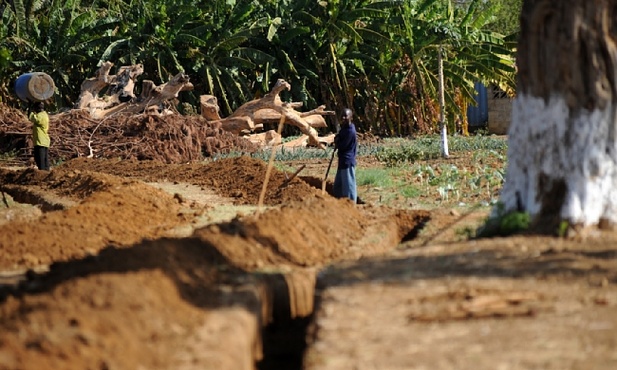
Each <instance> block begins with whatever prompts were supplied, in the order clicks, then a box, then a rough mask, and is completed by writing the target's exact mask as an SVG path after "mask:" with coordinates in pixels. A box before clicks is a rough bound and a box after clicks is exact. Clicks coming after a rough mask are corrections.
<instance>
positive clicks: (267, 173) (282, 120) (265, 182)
mask: <svg viewBox="0 0 617 370" xmlns="http://www.w3.org/2000/svg"><path fill="white" fill-rule="evenodd" d="M284 123H285V115H284V114H281V120H280V121H279V127H278V129H277V131H276V132H277V133H278V134H279V136H280V135H281V132H282V131H283V124H284ZM274 157H276V149H275V148H274V146H273V147H272V152H270V160H269V161H268V167H267V168H266V178H265V179H264V185H263V187H262V189H261V194H259V202H258V203H257V206H258V207H259V208H261V207H262V206H263V204H264V198H265V196H266V189H267V188H268V182H269V181H270V172H271V171H272V165H273V164H274Z"/></svg>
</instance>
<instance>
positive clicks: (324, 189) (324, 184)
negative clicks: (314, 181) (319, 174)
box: [321, 148, 336, 194]
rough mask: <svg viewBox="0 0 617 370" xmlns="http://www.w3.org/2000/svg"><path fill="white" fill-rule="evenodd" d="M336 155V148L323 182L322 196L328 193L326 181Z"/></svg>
mask: <svg viewBox="0 0 617 370" xmlns="http://www.w3.org/2000/svg"><path fill="white" fill-rule="evenodd" d="M334 153H336V148H334V150H333V151H332V157H331V158H330V163H329V164H328V169H327V170H326V175H325V176H324V178H323V181H322V182H321V192H322V194H323V193H325V192H326V181H327V180H328V174H329V173H330V167H332V161H333V160H334Z"/></svg>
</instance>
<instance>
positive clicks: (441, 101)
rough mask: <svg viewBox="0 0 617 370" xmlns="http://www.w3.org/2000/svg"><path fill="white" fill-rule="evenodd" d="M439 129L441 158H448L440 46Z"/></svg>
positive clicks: (441, 48)
mask: <svg viewBox="0 0 617 370" xmlns="http://www.w3.org/2000/svg"><path fill="white" fill-rule="evenodd" d="M437 60H438V62H439V128H440V129H441V156H442V157H444V158H448V156H449V155H450V154H449V153H448V127H447V126H446V98H445V92H444V82H443V47H442V46H441V45H440V46H439V53H438V57H437Z"/></svg>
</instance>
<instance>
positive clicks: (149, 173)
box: [60, 155, 320, 205]
mask: <svg viewBox="0 0 617 370" xmlns="http://www.w3.org/2000/svg"><path fill="white" fill-rule="evenodd" d="M60 167H61V168H65V169H72V170H91V171H96V172H101V173H108V174H112V175H117V176H123V177H130V178H135V179H141V180H144V181H147V182H158V181H172V182H186V183H189V184H192V185H198V186H202V187H206V188H210V189H213V190H214V191H216V192H217V193H218V194H219V195H221V196H223V197H229V198H232V199H234V203H235V204H244V205H247V204H251V205H257V204H258V201H259V195H260V193H261V189H262V187H263V183H264V180H265V175H266V168H267V164H266V163H264V162H263V161H262V160H259V159H254V158H251V157H249V156H246V155H244V156H239V157H232V158H224V159H218V160H213V161H206V162H196V163H186V164H165V163H162V162H158V161H136V160H109V159H90V158H76V159H73V160H71V161H68V162H66V163H64V164H62V165H61V166H60ZM289 176H290V175H289V174H287V173H285V172H283V171H280V170H278V169H276V168H272V169H271V173H270V178H269V181H268V188H267V189H266V194H265V197H264V204H265V205H278V204H284V203H287V202H293V201H299V200H303V199H304V198H307V197H311V196H315V195H316V194H319V193H320V190H319V189H317V188H315V187H313V186H310V185H309V184H308V183H306V182H305V181H303V180H301V179H300V178H298V177H296V178H294V179H292V180H291V181H289V182H287V178H288V177H289Z"/></svg>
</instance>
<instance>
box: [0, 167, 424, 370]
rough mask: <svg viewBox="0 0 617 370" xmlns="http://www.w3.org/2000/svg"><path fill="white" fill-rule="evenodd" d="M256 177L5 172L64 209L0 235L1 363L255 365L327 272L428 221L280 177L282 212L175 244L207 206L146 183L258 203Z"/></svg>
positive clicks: (273, 186)
mask: <svg viewBox="0 0 617 370" xmlns="http://www.w3.org/2000/svg"><path fill="white" fill-rule="evenodd" d="M85 168H88V169H89V170H86V169H85ZM98 168H101V169H105V170H106V171H107V172H115V173H116V175H113V174H109V173H102V172H98V171H92V170H93V169H98ZM119 174H125V175H126V176H123V177H119V176H117V175H119ZM264 176H265V166H264V164H263V162H261V161H260V160H254V159H251V158H249V157H240V158H233V159H226V160H219V161H213V162H210V163H204V164H186V165H164V164H161V163H160V162H155V161H151V162H138V161H109V160H106V161H101V160H95V159H83V158H80V159H75V160H72V161H68V162H66V163H65V164H63V165H62V166H59V167H56V168H54V169H53V171H51V172H45V171H37V170H33V169H23V170H1V171H0V179H1V180H0V183H1V184H2V186H1V187H0V188H1V189H0V190H2V191H3V192H4V191H6V192H7V193H9V194H10V195H11V196H13V197H14V198H15V199H17V198H19V197H23V198H24V199H35V200H36V199H37V198H34V197H33V196H32V195H31V194H39V195H42V196H43V197H44V198H45V197H47V198H52V197H56V198H58V203H59V204H61V205H62V206H61V207H58V209H57V210H49V211H44V212H43V215H42V216H41V217H40V218H38V219H35V220H33V221H21V222H9V223H6V224H4V225H3V226H0V233H1V234H2V235H3V238H2V240H1V241H0V251H1V252H0V268H1V269H2V270H4V272H3V274H2V275H1V276H0V283H2V284H0V299H1V304H0V368H6V369H16V368H23V369H40V368H58V369H60V368H61V369H84V368H99V369H105V368H107V369H110V368H118V369H136V368H156V369H176V368H187V369H192V368H195V369H197V368H217V369H247V370H249V369H253V368H254V366H255V363H256V361H259V360H260V359H262V357H263V349H262V342H261V331H262V330H263V328H264V326H265V325H267V324H268V323H270V322H272V320H274V319H276V318H277V317H279V318H280V317H281V316H285V317H287V318H292V319H293V318H296V317H307V316H309V315H310V314H311V313H312V312H313V308H314V288H315V281H316V273H317V271H318V270H319V268H320V267H321V266H324V265H327V264H330V263H334V262H336V261H342V260H346V259H359V258H362V257H369V256H375V255H381V254H383V253H385V252H387V251H389V250H391V249H392V248H394V247H395V246H396V245H398V244H399V242H400V241H401V240H402V239H404V238H405V237H406V236H409V235H413V234H415V233H417V232H418V230H419V229H420V228H421V227H422V225H423V224H424V222H426V221H427V219H428V217H429V214H428V213H427V212H420V211H417V212H412V211H400V210H395V209H389V208H385V207H384V208H381V207H373V206H356V205H355V204H353V203H351V202H350V201H348V200H341V199H335V198H333V197H331V196H330V195H328V194H322V193H321V191H320V190H318V189H315V188H313V187H311V186H309V185H308V184H306V183H305V182H303V181H302V180H301V179H299V178H296V179H294V180H292V181H290V182H289V183H288V184H286V185H285V186H283V183H284V182H285V180H286V177H285V174H284V173H282V172H279V171H277V170H274V171H273V173H272V178H271V181H270V185H269V187H268V192H269V195H268V197H267V198H266V199H268V201H269V203H270V204H279V205H278V206H275V207H269V208H264V209H261V210H259V211H258V212H257V213H255V214H251V215H246V216H237V217H236V218H234V219H233V220H231V221H229V222H224V223H219V224H213V225H209V226H206V227H203V228H198V229H196V230H195V231H194V233H193V234H192V235H191V236H189V237H174V236H173V235H174V232H173V230H174V228H176V227H178V226H180V225H183V224H184V225H186V224H190V223H191V222H192V221H193V217H195V215H196V214H197V213H199V212H202V211H203V210H202V209H192V210H191V209H187V208H186V205H183V204H182V203H181V202H179V198H181V197H178V196H174V195H172V194H169V193H165V192H163V191H161V190H158V189H157V188H155V187H152V186H150V185H148V184H146V183H145V182H143V181H142V180H147V181H149V182H154V181H157V180H165V181H171V182H178V183H193V184H200V185H201V186H203V187H211V188H213V189H216V190H217V191H219V192H220V193H222V194H224V195H232V196H233V194H236V193H242V194H243V195H242V196H237V199H238V200H239V203H243V204H255V203H256V202H257V199H258V193H259V190H260V185H261V184H262V183H263V178H264ZM24 194H26V195H24ZM41 265H49V266H48V268H41ZM26 268H31V269H34V270H29V271H27V272H25V273H20V272H18V271H17V272H14V273H13V275H11V274H9V273H10V272H11V271H15V269H26ZM35 271H36V272H35ZM11 279H12V280H11Z"/></svg>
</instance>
